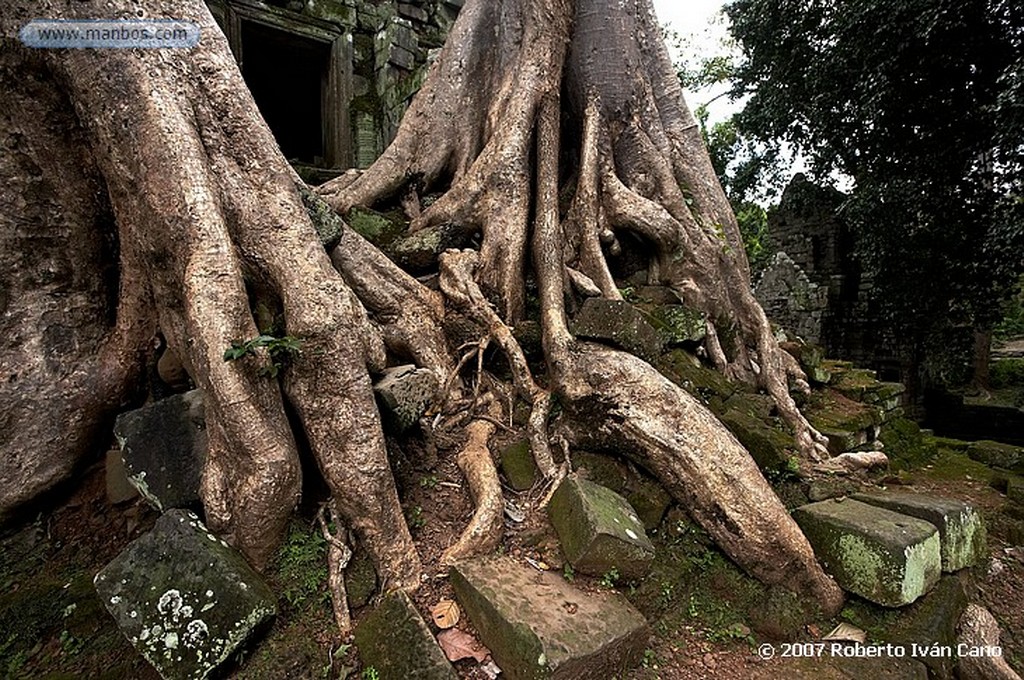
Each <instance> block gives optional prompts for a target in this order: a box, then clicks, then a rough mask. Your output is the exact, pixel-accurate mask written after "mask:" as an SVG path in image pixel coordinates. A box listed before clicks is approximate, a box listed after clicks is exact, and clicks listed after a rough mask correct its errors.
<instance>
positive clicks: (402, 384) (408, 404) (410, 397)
mask: <svg viewBox="0 0 1024 680" xmlns="http://www.w3.org/2000/svg"><path fill="white" fill-rule="evenodd" d="M437 388H438V381H437V376H436V375H434V372H433V371H430V370H428V369H425V368H416V366H414V365H412V364H408V365H405V366H394V367H392V368H388V369H385V371H384V374H383V375H382V377H381V378H380V379H379V380H378V381H377V382H376V383H375V384H374V386H373V392H374V394H375V395H376V396H377V403H378V404H379V405H380V407H381V413H382V415H383V416H384V421H385V423H386V424H387V425H389V426H391V427H393V428H394V429H396V430H397V431H399V432H403V431H405V430H407V429H409V428H410V427H411V426H413V425H415V424H416V423H417V422H418V421H419V419H420V417H421V416H422V415H423V414H424V413H426V412H427V407H428V406H430V401H431V400H432V399H433V398H434V394H435V393H436V392H437Z"/></svg>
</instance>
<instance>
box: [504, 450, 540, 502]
mask: <svg viewBox="0 0 1024 680" xmlns="http://www.w3.org/2000/svg"><path fill="white" fill-rule="evenodd" d="M501 471H502V472H504V473H505V479H507V480H508V483H509V486H511V487H512V488H513V489H515V490H516V491H526V490H527V489H529V488H531V487H532V486H533V485H534V483H535V482H536V481H537V477H538V475H539V474H540V471H539V470H538V469H537V463H536V462H535V461H534V460H533V453H532V452H531V451H530V440H528V439H520V440H519V441H517V442H514V443H512V444H510V445H508V446H506V447H505V449H504V450H503V451H502V452H501Z"/></svg>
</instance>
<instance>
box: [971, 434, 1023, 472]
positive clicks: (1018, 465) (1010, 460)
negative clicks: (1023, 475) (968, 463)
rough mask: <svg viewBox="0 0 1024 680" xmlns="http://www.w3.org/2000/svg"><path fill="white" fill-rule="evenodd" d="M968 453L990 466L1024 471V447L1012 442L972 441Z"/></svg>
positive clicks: (974, 458) (972, 457)
mask: <svg viewBox="0 0 1024 680" xmlns="http://www.w3.org/2000/svg"><path fill="white" fill-rule="evenodd" d="M967 455H968V456H970V457H971V459H972V460H976V461H978V462H979V463H984V464H985V465H988V466H989V467H999V468H1004V469H1006V470H1012V471H1014V472H1024V448H1021V447H1019V446H1013V445H1012V444H1002V443H1000V442H994V441H988V440H981V441H976V442H971V444H970V445H969V446H968V447H967Z"/></svg>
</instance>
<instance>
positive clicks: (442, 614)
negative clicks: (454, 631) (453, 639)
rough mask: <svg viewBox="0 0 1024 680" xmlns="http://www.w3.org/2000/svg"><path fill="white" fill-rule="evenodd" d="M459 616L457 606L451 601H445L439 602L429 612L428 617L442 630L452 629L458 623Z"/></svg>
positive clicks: (460, 613)
mask: <svg viewBox="0 0 1024 680" xmlns="http://www.w3.org/2000/svg"><path fill="white" fill-rule="evenodd" d="M461 615H462V612H460V611H459V605H457V604H455V602H454V601H453V600H447V599H446V600H441V601H440V602H438V603H437V604H435V605H434V607H433V609H431V610H430V616H431V617H432V618H433V619H434V624H435V625H437V627H438V628H441V629H442V630H443V629H445V628H451V627H453V626H454V625H455V624H456V623H458V622H459V617H460V616H461Z"/></svg>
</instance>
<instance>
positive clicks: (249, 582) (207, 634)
mask: <svg viewBox="0 0 1024 680" xmlns="http://www.w3.org/2000/svg"><path fill="white" fill-rule="evenodd" d="M94 583H95V585H96V591H97V592H98V593H99V596H100V600H101V601H102V602H103V604H104V605H106V607H107V610H108V611H109V612H110V613H111V614H112V615H113V617H114V618H115V619H117V625H118V627H119V628H120V629H121V632H122V633H124V635H125V637H127V638H128V640H129V641H130V642H131V643H132V645H133V646H134V647H135V649H136V650H138V651H139V653H140V654H142V656H144V657H145V658H146V660H147V661H149V663H151V664H153V666H154V667H155V668H156V669H157V671H159V672H160V675H161V676H162V677H164V678H165V679H167V680H186V679H188V680H193V679H200V678H206V677H208V676H209V675H210V674H211V673H213V672H214V670H215V669H216V668H217V667H218V666H220V664H221V663H223V662H224V661H225V660H226V659H227V658H228V657H229V656H231V655H232V654H233V653H234V652H235V651H236V650H238V649H239V647H241V646H242V645H243V644H244V643H245V642H246V640H248V639H249V638H250V637H252V636H254V635H255V634H257V633H258V632H260V631H261V630H262V629H263V628H264V627H265V626H266V625H268V624H269V622H270V620H271V619H272V618H273V617H274V615H275V613H276V605H275V597H274V594H273V592H271V590H270V588H269V587H268V586H267V585H266V584H265V583H264V582H263V580H262V579H261V578H260V576H259V575H258V574H256V572H255V571H253V570H252V568H251V567H250V566H249V565H248V563H246V561H245V559H244V558H243V557H242V556H241V555H240V554H238V553H237V552H235V551H234V550H233V549H231V548H230V547H228V545H227V544H226V543H225V542H224V541H222V540H221V539H219V538H217V537H216V536H214V535H213V534H211V533H210V532H209V531H208V530H207V528H206V527H205V526H203V524H202V523H201V522H200V521H199V519H198V518H197V517H196V516H195V515H194V514H192V513H191V512H188V511H186V510H169V511H168V512H166V513H164V514H163V516H161V517H160V519H158V520H157V522H156V525H155V526H154V527H153V530H152V531H151V532H149V533H148V534H146V535H145V536H143V537H141V538H139V539H137V540H135V541H133V542H132V543H131V544H130V545H129V546H128V547H127V548H125V550H124V551H123V552H122V553H121V554H120V555H118V556H117V557H116V558H114V560H113V561H112V562H110V564H108V565H107V566H105V567H104V568H103V569H102V570H101V571H100V572H99V574H97V575H96V578H95V581H94Z"/></svg>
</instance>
